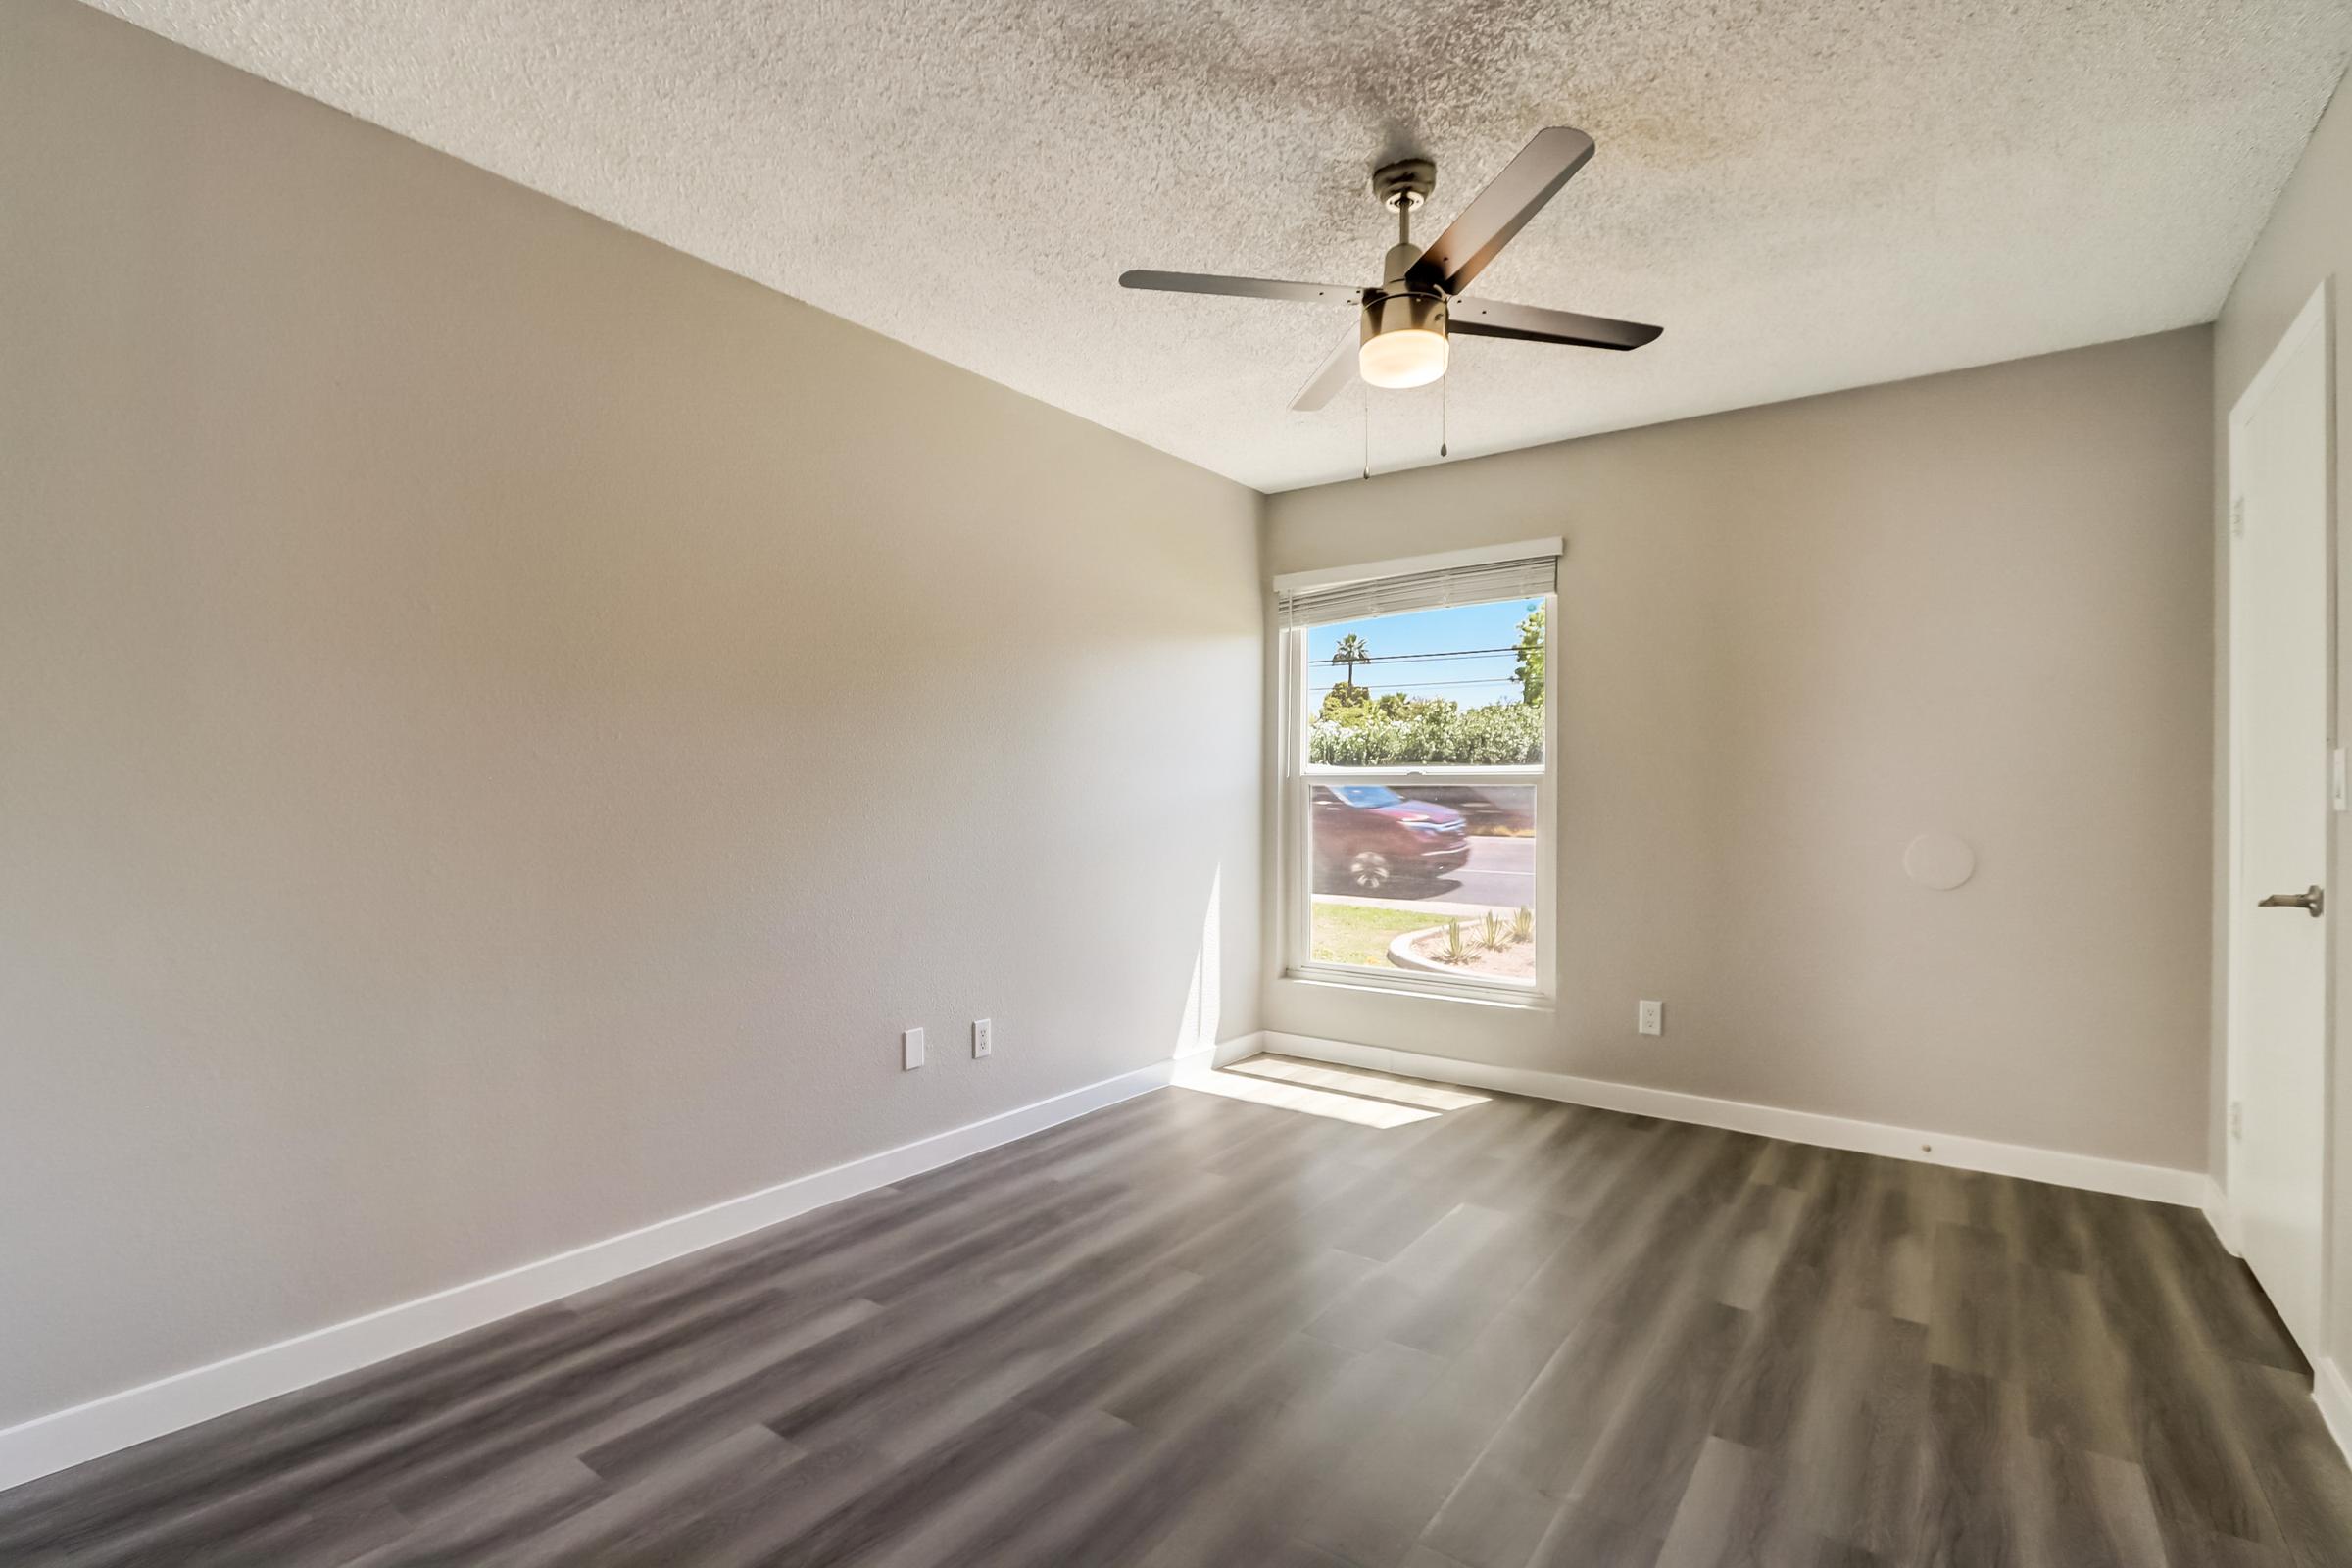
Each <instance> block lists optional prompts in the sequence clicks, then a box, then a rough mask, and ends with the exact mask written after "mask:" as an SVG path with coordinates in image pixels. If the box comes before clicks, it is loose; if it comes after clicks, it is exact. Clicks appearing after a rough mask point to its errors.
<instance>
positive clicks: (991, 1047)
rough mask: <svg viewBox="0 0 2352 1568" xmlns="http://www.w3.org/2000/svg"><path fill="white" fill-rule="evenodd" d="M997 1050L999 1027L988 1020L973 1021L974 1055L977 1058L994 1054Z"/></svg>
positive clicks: (975, 1019)
mask: <svg viewBox="0 0 2352 1568" xmlns="http://www.w3.org/2000/svg"><path fill="white" fill-rule="evenodd" d="M996 1049H997V1026H996V1025H995V1024H993V1023H991V1022H989V1021H988V1020H987V1019H986V1018H974V1019H973V1020H972V1055H973V1056H974V1057H975V1058H978V1057H981V1056H986V1055H990V1054H993V1053H994V1052H995V1051H996Z"/></svg>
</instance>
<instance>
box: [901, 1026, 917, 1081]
mask: <svg viewBox="0 0 2352 1568" xmlns="http://www.w3.org/2000/svg"><path fill="white" fill-rule="evenodd" d="M899 1057H900V1061H901V1063H902V1066H901V1069H900V1070H901V1071H904V1072H912V1071H914V1069H915V1068H917V1067H920V1066H921V1065H922V1064H923V1032H922V1031H921V1030H920V1029H909V1030H907V1032H906V1033H904V1034H902V1035H900V1036H899Z"/></svg>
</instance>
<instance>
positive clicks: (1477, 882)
mask: <svg viewBox="0 0 2352 1568" xmlns="http://www.w3.org/2000/svg"><path fill="white" fill-rule="evenodd" d="M1315 897H1316V898H1318V899H1326V900H1336V901H1337V902H1339V903H1342V904H1379V905H1385V906H1387V907H1390V908H1396V909H1427V910H1429V911H1430V912H1431V913H1432V914H1462V913H1467V912H1471V911H1474V910H1478V909H1516V908H1518V907H1520V906H1521V905H1523V904H1524V905H1529V906H1533V905H1534V904H1535V902H1536V841H1535V840H1534V839H1532V838H1528V839H1491V838H1473V839H1471V841H1470V863H1469V864H1468V865H1465V866H1463V867H1462V868H1461V869H1460V870H1459V871H1456V872H1454V873H1453V875H1451V876H1448V877H1441V878H1440V879H1439V880H1437V881H1436V882H1433V883H1430V884H1429V885H1428V886H1426V887H1416V886H1406V887H1401V888H1394V889H1391V890H1390V894H1389V896H1388V897H1385V898H1378V899H1373V898H1364V897H1361V896H1359V895H1356V894H1352V893H1341V892H1338V891H1336V890H1335V891H1330V892H1323V893H1318V894H1316V895H1315Z"/></svg>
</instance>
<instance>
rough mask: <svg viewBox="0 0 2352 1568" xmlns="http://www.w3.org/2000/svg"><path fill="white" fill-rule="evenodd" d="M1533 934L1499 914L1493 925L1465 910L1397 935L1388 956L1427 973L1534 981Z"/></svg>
mask: <svg viewBox="0 0 2352 1568" xmlns="http://www.w3.org/2000/svg"><path fill="white" fill-rule="evenodd" d="M1457 933H1458V940H1457ZM1532 938H1533V932H1532V930H1531V929H1530V928H1529V927H1527V926H1526V925H1524V924H1522V925H1518V926H1514V923H1513V922H1512V920H1511V919H1510V918H1509V917H1508V916H1497V917H1496V919H1495V921H1494V923H1493V924H1492V925H1490V924H1489V923H1488V922H1487V921H1486V920H1484V919H1482V918H1481V917H1480V916H1477V915H1462V916H1460V917H1459V918H1458V920H1455V921H1452V922H1450V923H1449V922H1440V923H1439V924H1437V925H1434V926H1430V927H1428V928H1426V929H1424V930H1420V931H1408V932H1406V933H1405V934H1404V935H1402V936H1400V937H1398V938H1397V940H1396V941H1395V942H1392V943H1391V944H1390V945H1389V961H1390V962H1391V963H1393V964H1395V965H1397V967H1398V968H1400V969H1414V970H1419V971H1421V972H1423V973H1428V974H1472V975H1477V976H1479V977H1480V978H1482V979H1488V980H1533V979H1535V977H1536V944H1535V942H1534V941H1533V940H1532Z"/></svg>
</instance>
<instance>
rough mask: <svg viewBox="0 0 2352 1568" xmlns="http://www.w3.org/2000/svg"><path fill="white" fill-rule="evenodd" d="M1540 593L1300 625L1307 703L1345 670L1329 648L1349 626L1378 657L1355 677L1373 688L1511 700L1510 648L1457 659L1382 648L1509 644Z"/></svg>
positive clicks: (1433, 649) (1315, 704) (1470, 701)
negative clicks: (1392, 657)
mask: <svg viewBox="0 0 2352 1568" xmlns="http://www.w3.org/2000/svg"><path fill="white" fill-rule="evenodd" d="M1541 603H1543V601H1542V600H1539V599H1507V600H1502V601H1500V602H1497V603H1495V604H1491V605H1461V606H1458V607H1456V608H1454V609H1451V610H1416V611H1413V612H1411V613H1408V614H1402V615H1378V616H1374V617H1373V618H1371V619H1369V620H1348V621H1340V622H1336V623H1334V624H1332V625H1329V626H1311V627H1309V628H1307V633H1306V658H1307V670H1306V684H1307V707H1308V708H1309V709H1314V708H1319V707H1321V706H1322V703H1323V694H1324V692H1326V691H1328V690H1329V689H1330V688H1331V687H1332V686H1334V685H1336V684H1338V683H1339V682H1340V681H1341V680H1342V679H1343V678H1345V676H1346V674H1347V671H1346V670H1345V669H1343V668H1341V667H1339V666H1337V665H1335V664H1333V663H1332V662H1331V651H1332V650H1333V649H1335V648H1337V647H1339V645H1340V639H1341V638H1343V637H1345V636H1347V635H1348V633H1349V632H1353V633H1355V634H1356V635H1357V636H1358V637H1361V638H1362V639H1363V640H1364V646H1365V647H1366V648H1368V649H1370V650H1371V652H1372V655H1373V657H1374V658H1375V659H1376V660H1378V661H1379V662H1377V663H1371V664H1358V665H1356V667H1355V683H1356V684H1357V685H1358V686H1364V687H1368V688H1370V690H1371V692H1372V695H1373V696H1375V697H1378V696H1381V695H1382V694H1383V693H1386V692H1397V691H1400V692H1403V693H1405V694H1406V695H1408V696H1412V697H1446V698H1451V699H1452V700H1453V701H1454V702H1457V703H1459V704H1461V705H1462V706H1463V707H1464V708H1477V707H1479V706H1481V705H1482V704H1486V703H1495V702H1516V701H1518V699H1519V686H1518V683H1517V682H1515V681H1513V680H1512V679H1511V665H1512V663H1513V662H1514V660H1513V656H1512V655H1510V654H1507V653H1504V654H1481V655H1478V656H1476V657H1471V658H1460V659H1427V658H1421V659H1412V658H1406V659H1399V660H1397V662H1394V663H1392V662H1389V658H1388V656H1390V655H1392V654H1399V655H1415V654H1419V655H1427V654H1435V653H1446V652H1454V651H1458V650H1462V649H1469V648H1509V647H1510V646H1511V645H1513V644H1514V643H1516V642H1518V640H1519V622H1521V621H1522V620H1525V619H1526V618H1527V616H1528V614H1529V613H1530V612H1532V611H1533V610H1534V609H1535V608H1536V606H1538V605H1539V604H1541Z"/></svg>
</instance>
